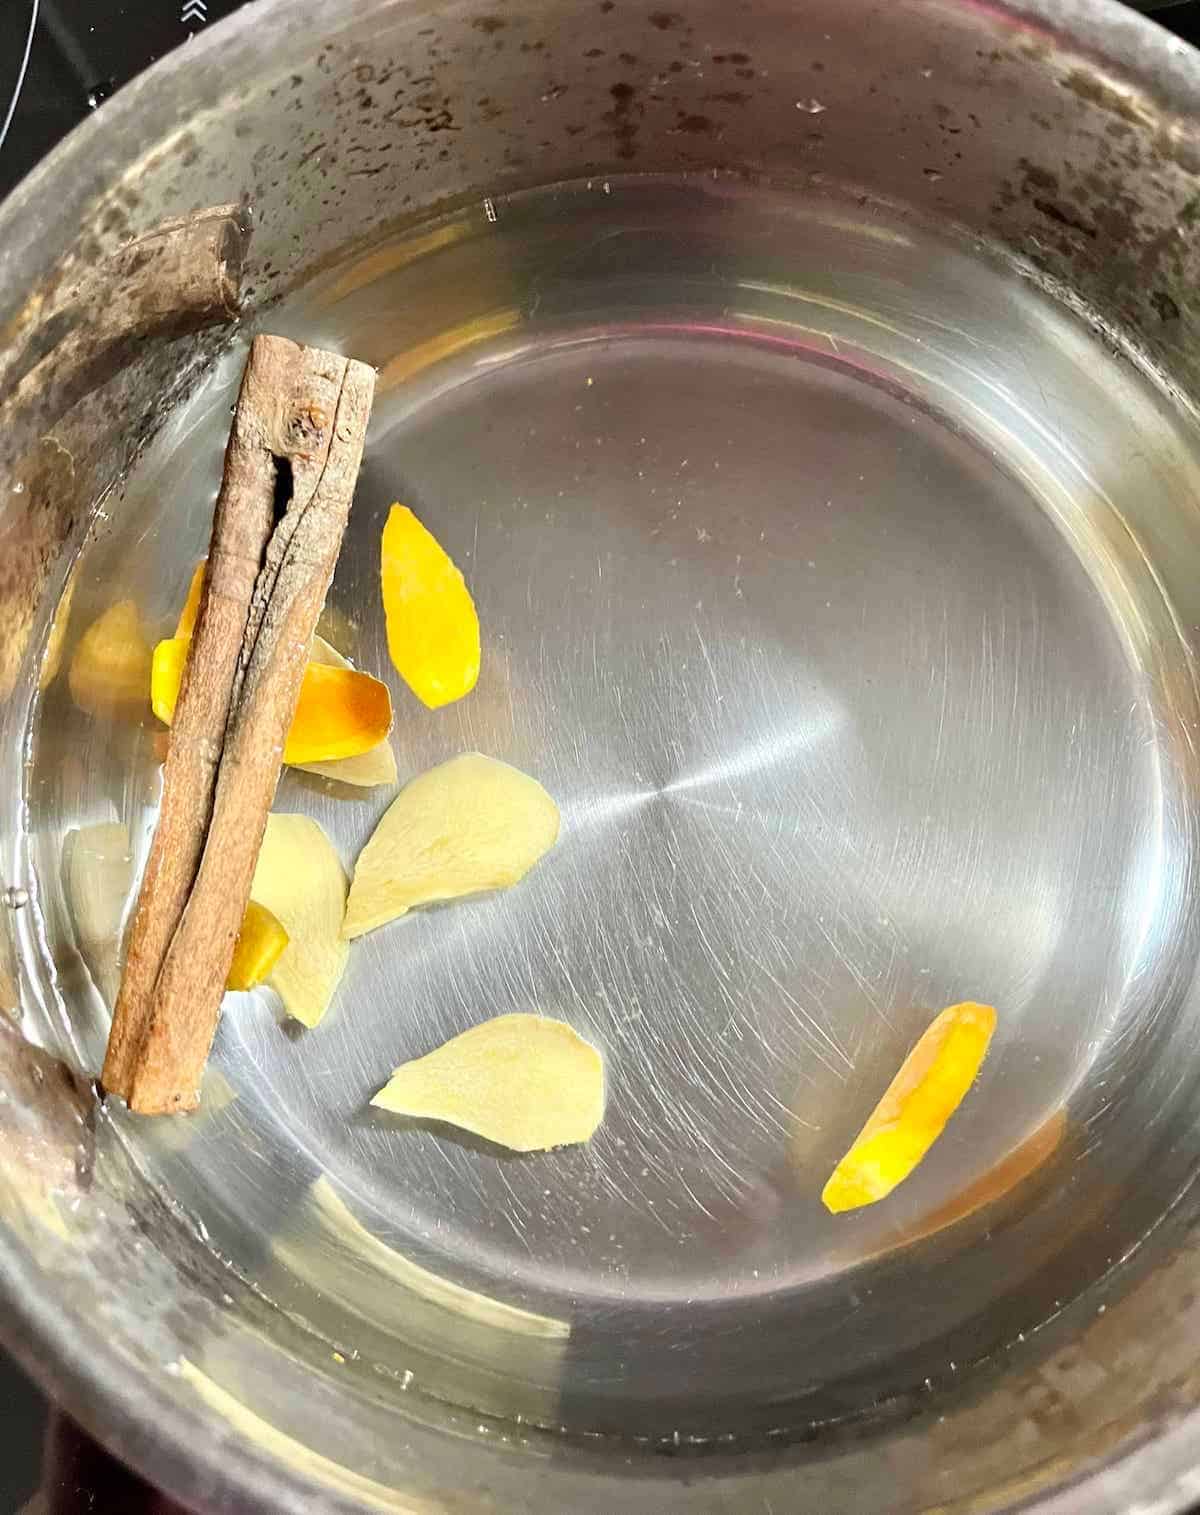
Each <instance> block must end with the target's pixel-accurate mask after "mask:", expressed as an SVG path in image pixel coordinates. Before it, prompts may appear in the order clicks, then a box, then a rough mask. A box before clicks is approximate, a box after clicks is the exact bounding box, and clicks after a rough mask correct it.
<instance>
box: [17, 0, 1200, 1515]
mask: <svg viewBox="0 0 1200 1515" xmlns="http://www.w3.org/2000/svg"><path fill="white" fill-rule="evenodd" d="M420 3H421V0H339V9H338V14H337V17H336V19H335V20H334V21H333V23H332V29H331V32H329V33H327V34H325V37H324V38H323V39H322V40H327V39H328V37H329V36H336V35H337V34H338V33H339V32H341V31H342V30H344V29H347V28H349V27H350V26H352V25H353V24H354V23H355V21H356V20H358V19H361V18H362V17H364V16H367V15H371V14H376V13H378V12H380V11H384V10H393V9H399V8H405V9H408V8H412V7H416V6H418V5H419V4H420ZM918 3H919V0H918ZM941 3H943V4H945V5H948V6H953V7H960V6H961V7H964V8H968V9H974V8H976V6H977V4H979V3H980V0H941ZM987 8H988V9H989V10H990V11H991V12H993V13H994V14H995V15H996V16H998V17H999V18H1001V19H1002V20H1006V21H1009V22H1010V23H1011V24H1013V25H1015V26H1018V27H1034V28H1037V29H1038V30H1039V31H1040V32H1042V33H1043V34H1047V33H1048V34H1050V35H1052V36H1053V37H1054V38H1055V39H1056V40H1057V41H1059V42H1061V43H1063V44H1065V45H1068V46H1070V47H1071V48H1072V49H1075V50H1078V51H1080V52H1082V53H1085V54H1087V55H1089V56H1090V57H1091V58H1092V59H1093V60H1094V61H1095V63H1096V64H1097V65H1099V66H1100V67H1102V68H1103V69H1105V70H1106V71H1107V72H1108V73H1110V74H1111V75H1112V77H1114V78H1115V79H1120V80H1123V81H1126V82H1128V83H1129V84H1130V85H1132V86H1133V87H1135V88H1137V89H1139V90H1141V91H1142V92H1143V93H1144V94H1145V96H1146V97H1147V98H1148V99H1149V100H1151V101H1153V103H1154V105H1155V107H1156V108H1157V109H1158V110H1159V111H1160V112H1162V113H1165V114H1168V115H1173V116H1178V117H1184V116H1193V117H1200V51H1197V50H1196V49H1195V48H1193V47H1191V46H1190V45H1189V44H1187V43H1184V42H1181V41H1179V40H1178V39H1176V38H1174V37H1172V36H1171V35H1170V34H1169V33H1168V32H1166V31H1165V30H1164V29H1163V28H1162V27H1161V26H1160V25H1159V24H1158V23H1157V22H1155V21H1154V20H1153V19H1152V17H1149V16H1146V15H1143V14H1140V13H1138V12H1135V11H1133V10H1129V9H1127V8H1126V7H1124V6H1123V5H1120V4H1118V3H1117V0H1024V3H1015V4H1009V3H1006V0H989V4H988V6H987ZM235 38H237V39H238V40H237V49H238V50H237V75H236V80H232V79H231V78H230V77H229V74H228V73H226V76H225V78H224V80H223V81H222V83H223V87H224V88H226V89H228V88H232V87H236V85H237V84H241V83H244V82H246V81H250V80H252V79H254V78H255V76H256V75H260V74H261V73H263V72H264V71H266V70H268V69H269V71H270V73H271V74H272V75H274V74H278V73H282V72H284V71H286V70H288V69H289V68H290V67H292V66H293V65H296V66H302V65H303V63H304V61H305V60H308V59H310V58H311V56H312V53H313V47H314V44H313V40H312V36H311V33H310V32H308V31H307V29H306V28H305V26H304V25H303V23H302V22H301V21H299V20H298V19H297V7H296V6H295V4H294V0H254V3H251V4H247V5H245V6H243V7H242V8H241V9H240V10H238V11H235V12H234V13H232V14H231V15H229V16H228V17H226V18H225V19H224V20H222V21H220V22H219V23H217V24H216V25H214V26H211V27H209V28H206V29H205V31H204V32H203V33H201V34H200V35H198V36H196V37H193V38H192V39H191V40H190V41H189V42H188V43H187V45H186V46H183V47H179V48H176V49H175V50H174V51H173V52H171V53H169V54H168V55H166V56H165V57H164V58H162V59H161V60H159V61H158V62H157V63H155V64H154V65H153V66H152V67H151V68H150V69H148V70H147V71H146V72H144V73H142V74H140V75H138V76H137V77H136V78H135V79H133V80H132V81H130V82H129V83H128V84H127V85H125V86H124V87H123V88H121V89H120V90H118V91H117V92H116V94H114V96H113V97H112V98H111V99H110V100H108V101H106V102H105V103H104V105H103V106H102V107H101V108H100V109H99V110H97V111H96V112H95V113H94V114H93V115H92V116H90V117H89V118H88V119H86V120H85V121H83V122H81V123H80V124H79V125H78V126H76V127H75V128H74V130H72V131H71V132H70V133H69V134H68V135H67V136H66V137H65V138H64V139H63V140H62V141H61V142H60V143H59V144H58V145H57V146H56V147H55V148H54V149H53V150H52V151H51V152H50V153H49V154H48V155H47V156H46V157H45V158H44V159H42V161H41V162H40V163H39V164H38V165H37V166H36V167H35V168H34V169H33V170H32V171H31V172H30V173H29V174H28V175H27V176H26V177H25V178H24V179H23V180H22V181H21V182H20V184H18V186H17V187H16V188H15V189H14V190H13V191H12V193H11V194H10V195H9V196H8V197H7V199H6V200H5V201H4V202H3V203H2V204H0V291H3V292H6V293H8V295H9V305H10V307H11V309H10V310H9V313H10V314H11V310H13V309H19V307H20V302H21V300H22V299H23V297H24V288H25V286H26V281H25V280H24V279H22V281H21V285H19V286H18V285H17V283H16V279H15V270H16V269H17V268H18V267H19V268H22V269H35V270H37V273H38V276H44V275H45V274H46V273H47V272H48V271H49V269H50V266H51V258H52V255H53V250H54V249H58V248H61V247H68V246H70V245H72V243H73V242H74V240H75V238H76V236H77V235H78V233H79V229H80V228H81V227H84V226H86V225H87V224H88V218H89V214H90V213H91V211H92V210H94V208H95V206H96V205H97V204H98V203H99V201H100V200H101V198H102V196H103V193H104V191H105V189H106V188H107V187H108V186H109V185H110V184H111V182H112V178H113V175H114V174H115V173H119V172H124V171H126V170H127V169H128V168H129V166H130V165H131V164H133V163H135V162H136V161H137V159H138V157H139V156H140V154H141V153H142V152H143V151H144V147H145V143H146V142H147V140H152V141H160V140H161V139H162V138H163V137H165V136H168V135H169V134H170V133H171V132H172V131H174V130H177V129H178V128H180V127H181V126H183V125H184V124H185V123H186V122H187V121H188V120H189V119H190V118H191V111H190V110H187V109H185V106H184V104H183V102H184V101H186V100H187V99H188V98H189V92H188V88H187V86H186V84H185V81H186V80H187V78H188V76H189V74H192V73H193V72H194V71H195V70H196V68H197V65H198V64H203V63H204V62H205V61H209V60H214V59H216V58H217V57H218V56H219V55H221V54H223V53H225V52H226V50H227V49H229V48H230V44H231V43H233V41H234V39H235ZM0 1297H2V1298H3V1300H4V1301H5V1304H6V1307H7V1308H6V1309H5V1310H4V1311H3V1312H0V1341H2V1342H3V1345H4V1346H5V1348H6V1349H7V1350H9V1351H10V1352H11V1353H12V1355H13V1356H14V1357H15V1358H16V1359H17V1361H18V1362H19V1363H20V1364H21V1365H22V1367H23V1368H24V1370H25V1371H26V1372H27V1373H28V1374H29V1376H30V1377H31V1378H32V1379H33V1380H34V1381H35V1382H36V1383H37V1384H38V1385H39V1387H40V1388H41V1389H42V1390H43V1391H44V1392H45V1393H46V1394H47V1395H48V1396H49V1397H50V1398H51V1399H52V1400H53V1401H54V1403H55V1404H56V1405H57V1406H58V1407H59V1408H60V1409H62V1410H63V1411H65V1412H66V1413H67V1414H69V1415H70V1416H71V1417H72V1418H73V1419H74V1420H75V1421H76V1422H77V1423H78V1424H79V1425H80V1426H81V1427H82V1428H83V1429H84V1430H85V1431H87V1432H88V1433H89V1434H90V1435H92V1436H93V1437H95V1438H96V1440H98V1441H99V1442H100V1443H101V1444H102V1445H104V1446H105V1447H107V1448H108V1449H110V1450H112V1451H113V1452H114V1453H115V1454H116V1455H117V1456H119V1457H120V1458H121V1460H122V1461H124V1462H126V1463H127V1464H129V1465H130V1466H131V1467H132V1468H133V1469H134V1470H136V1471H137V1472H138V1473H139V1474H141V1475H142V1476H143V1477H145V1478H146V1479H147V1480H148V1481H150V1482H151V1483H152V1484H153V1486H154V1487H155V1488H156V1489H159V1490H161V1491H162V1492H164V1493H167V1494H169V1495H170V1496H172V1497H173V1498H177V1499H179V1500H180V1501H182V1502H183V1503H185V1504H195V1505H196V1506H197V1507H198V1508H203V1509H206V1510H208V1509H212V1510H216V1509H233V1508H236V1509H237V1510H238V1511H240V1512H248V1515H255V1512H261V1515H277V1512H278V1511H280V1510H302V1509H306V1508H313V1509H315V1508H320V1509H322V1510H331V1511H343V1510H344V1511H346V1512H350V1515H352V1512H354V1511H356V1510H358V1509H360V1508H361V1507H360V1505H359V1504H358V1503H357V1502H350V1501H346V1500H344V1499H342V1498H341V1497H340V1496H339V1495H338V1494H337V1493H336V1492H335V1491H333V1490H332V1489H331V1488H330V1487H329V1486H328V1485H325V1484H321V1483H318V1482H317V1481H316V1480H313V1479H309V1478H306V1477H303V1476H301V1475H299V1474H297V1473H295V1472H292V1471H289V1470H288V1468H287V1467H286V1465H285V1464H284V1463H283V1462H282V1461H281V1460H279V1459H277V1458H275V1457H272V1456H270V1455H269V1454H268V1453H266V1452H265V1451H263V1450H261V1449H260V1448H258V1447H256V1446H254V1444H253V1443H252V1442H251V1441H250V1440H249V1439H248V1438H246V1437H245V1436H244V1435H242V1434H240V1433H239V1432H237V1431H235V1430H234V1429H232V1428H231V1426H230V1425H229V1423H228V1422H227V1421H225V1420H223V1419H222V1417H221V1416H220V1415H219V1414H218V1413H217V1412H216V1411H215V1410H214V1409H212V1408H210V1407H209V1406H207V1405H204V1404H200V1403H198V1402H196V1401H194V1400H186V1401H185V1400H184V1399H183V1398H181V1397H180V1396H179V1395H178V1394H176V1395H172V1394H170V1393H168V1392H164V1388H165V1385H164V1383H163V1381H162V1380H159V1379H155V1378H154V1377H152V1376H151V1375H149V1374H147V1373H146V1372H144V1371H142V1369H141V1368H140V1367H139V1365H138V1363H137V1362H136V1361H135V1360H134V1359H133V1358H132V1357H131V1356H130V1355H129V1354H127V1353H124V1352H114V1351H113V1350H112V1346H111V1343H109V1342H108V1341H106V1340H105V1339H104V1337H103V1336H102V1334H101V1332H100V1331H99V1330H98V1329H97V1327H96V1325H95V1323H94V1321H93V1319H92V1318H91V1317H90V1316H89V1315H88V1314H87V1313H86V1312H85V1311H84V1310H82V1309H81V1308H79V1307H72V1306H71V1305H65V1304H64V1303H63V1302H62V1300H61V1299H60V1298H59V1297H58V1296H57V1294H56V1293H55V1292H54V1290H53V1289H52V1288H50V1287H48V1286H47V1284H46V1282H45V1278H44V1275H42V1274H41V1273H40V1271H39V1270H38V1269H37V1267H36V1265H35V1262H34V1259H33V1258H32V1256H31V1254H30V1253H29V1252H28V1251H27V1250H26V1249H25V1248H24V1247H23V1246H22V1245H21V1243H20V1242H19V1241H18V1239H17V1238H16V1237H15V1236H14V1235H11V1234H9V1233H7V1232H6V1231H5V1230H4V1229H3V1228H0ZM1118 1308H1119V1306H1118ZM1166 1420H1167V1416H1166V1413H1165V1412H1164V1415H1163V1420H1162V1422H1161V1423H1160V1424H1159V1425H1155V1424H1153V1423H1151V1424H1149V1425H1147V1426H1144V1427H1143V1428H1142V1429H1141V1432H1140V1440H1139V1441H1138V1442H1137V1444H1136V1445H1133V1446H1130V1445H1129V1440H1130V1438H1126V1439H1125V1440H1124V1441H1121V1442H1118V1443H1117V1444H1116V1446H1115V1447H1114V1449H1113V1450H1112V1452H1111V1454H1110V1455H1109V1456H1108V1457H1106V1458H1105V1459H1104V1460H1102V1461H1097V1462H1096V1463H1095V1464H1094V1465H1093V1466H1091V1467H1088V1468H1086V1469H1084V1470H1083V1471H1081V1472H1079V1473H1078V1474H1077V1475H1076V1476H1075V1477H1074V1478H1073V1479H1072V1480H1071V1481H1070V1482H1069V1483H1067V1484H1065V1485H1060V1486H1059V1487H1058V1488H1056V1489H1052V1490H1049V1491H1047V1492H1045V1493H1042V1494H1033V1495H1031V1496H1029V1497H1028V1499H1027V1501H1022V1502H1020V1503H1019V1504H1018V1505H1017V1506H1014V1508H1026V1509H1036V1510H1038V1511H1040V1512H1042V1515H1085V1512H1087V1515H1099V1512H1103V1511H1113V1512H1116V1511H1119V1510H1122V1509H1128V1508H1131V1507H1132V1506H1131V1505H1130V1501H1131V1500H1136V1501H1153V1502H1152V1503H1150V1502H1146V1503H1144V1504H1139V1508H1144V1509H1145V1510H1146V1511H1147V1512H1149V1511H1151V1510H1153V1511H1154V1512H1155V1515H1171V1512H1178V1511H1182V1510H1184V1509H1186V1508H1187V1507H1188V1506H1189V1505H1190V1504H1191V1503H1192V1502H1193V1501H1194V1500H1196V1499H1197V1498H1200V1409H1198V1410H1192V1411H1189V1412H1187V1413H1186V1414H1184V1415H1183V1416H1181V1417H1180V1418H1178V1419H1177V1420H1176V1421H1175V1423H1174V1424H1170V1425H1169V1426H1167V1425H1166ZM198 1431H199V1434H198ZM231 1464H232V1465H234V1466H235V1467H236V1469H237V1473H236V1477H235V1478H234V1479H232V1480H230V1479H229V1478H228V1476H226V1475H225V1473H224V1470H226V1469H228V1467H229V1466H230V1465H231ZM218 1469H219V1470H221V1473H220V1474H218V1473H217V1470H218ZM230 1486H233V1487H235V1488H236V1506H235V1505H234V1504H233V1503H232V1502H231V1501H230V1500H229V1498H228V1496H227V1495H225V1494H223V1493H222V1490H223V1489H228V1488H229V1487H230ZM397 1496H398V1498H400V1497H402V1494H401V1491H399V1490H398V1491H397Z"/></svg>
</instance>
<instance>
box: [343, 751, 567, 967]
mask: <svg viewBox="0 0 1200 1515" xmlns="http://www.w3.org/2000/svg"><path fill="white" fill-rule="evenodd" d="M557 840H558V806H557V805H556V804H555V803H554V801H553V800H552V799H551V798H550V796H549V795H548V794H547V793H546V791H545V790H544V789H543V788H542V786H541V785H540V784H539V783H538V782H537V780H536V779H531V778H530V777H529V775H528V774H525V773H522V772H521V771H520V770H519V769H517V768H511V767H510V766H509V765H508V764H507V763H501V762H498V761H497V760H496V759H495V758H489V757H484V756H483V755H482V754H481V753H478V752H468V753H464V754H463V756H462V757H456V758H451V760H450V761H449V762H448V763H441V764H439V765H438V767H436V768H430V769H429V770H428V772H426V773H422V774H421V775H420V776H419V777H418V778H415V779H413V781H412V782H411V783H410V784H408V785H406V786H405V788H403V789H402V790H401V791H400V793H399V794H398V795H397V797H396V798H395V799H394V800H393V801H392V803H391V805H390V806H389V808H388V809H387V810H386V811H385V812H384V815H383V819H382V820H381V821H380V822H379V825H378V826H376V828H375V831H374V834H373V835H372V837H371V840H370V841H369V842H368V843H367V845H366V846H365V847H364V848H363V850H362V852H361V853H360V854H359V858H358V863H357V864H356V865H355V869H354V882H353V884H352V885H351V886H350V900H349V903H348V904H347V906H346V919H345V923H344V924H343V926H342V933H343V935H344V936H347V937H355V936H362V934H363V933H364V932H365V931H373V930H374V929H375V927H376V926H382V925H384V924H385V923H386V922H387V921H391V920H395V919H396V917H397V916H400V915H404V914H405V913H406V912H407V911H409V910H411V909H412V908H413V907H414V906H416V905H429V904H433V903H434V902H435V901H437V900H453V899H460V898H461V897H462V896H463V895H467V894H479V893H481V892H483V891H484V890H489V889H506V888H508V887H509V885H511V884H515V883H517V882H518V881H519V880H520V879H522V878H524V877H525V875H526V874H527V873H528V872H529V870H530V869H531V868H532V867H533V865H534V863H536V862H537V860H538V859H539V858H540V857H541V856H542V855H543V854H544V853H546V852H548V851H549V850H550V848H551V847H553V845H554V843H555V842H556V841H557Z"/></svg>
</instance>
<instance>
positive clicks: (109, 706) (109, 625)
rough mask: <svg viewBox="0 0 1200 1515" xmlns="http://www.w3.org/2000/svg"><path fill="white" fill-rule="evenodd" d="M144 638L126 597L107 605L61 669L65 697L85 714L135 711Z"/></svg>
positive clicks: (143, 671)
mask: <svg viewBox="0 0 1200 1515" xmlns="http://www.w3.org/2000/svg"><path fill="white" fill-rule="evenodd" d="M149 681H150V643H149V642H148V641H147V640H146V635H145V633H144V632H143V630H142V618H141V615H140V614H139V612H138V608H137V606H136V605H135V604H134V602H133V601H132V600H119V601H118V602H117V603H116V604H115V605H111V606H109V608H108V609H107V610H106V611H105V612H104V614H103V615H101V616H99V617H98V618H97V619H96V620H95V621H93V622H92V624H91V625H90V626H89V627H88V629H87V630H86V631H85V632H84V633H83V635H82V636H81V637H80V639H79V645H78V646H77V647H76V648H75V652H74V655H73V656H72V658H71V666H70V668H69V670H68V672H67V686H68V688H69V689H70V691H71V698H72V699H73V700H74V701H75V703H76V704H77V705H78V706H79V708H80V709H81V710H86V711H87V713H88V714H89V715H124V716H138V715H140V714H141V713H142V711H143V710H145V708H146V688H147V685H148V684H149Z"/></svg>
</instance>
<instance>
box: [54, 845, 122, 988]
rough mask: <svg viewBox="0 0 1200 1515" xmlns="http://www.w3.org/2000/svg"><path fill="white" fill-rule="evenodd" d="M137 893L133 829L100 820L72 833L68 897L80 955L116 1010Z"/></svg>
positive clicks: (67, 852) (66, 862)
mask: <svg viewBox="0 0 1200 1515" xmlns="http://www.w3.org/2000/svg"><path fill="white" fill-rule="evenodd" d="M132 891H133V849H132V847H131V845H130V840H129V828H128V827H127V826H124V825H122V824H121V822H119V821H100V822H97V823H96V824H95V825H91V826H81V827H80V828H79V829H78V830H77V831H68V832H67V835H66V839H65V841H64V842H63V893H64V894H65V896H66V900H67V908H68V910H69V911H70V913H71V922H72V924H73V926H74V928H75V940H76V944H77V946H78V947H79V955H80V957H82V958H83V960H84V962H85V963H86V964H87V968H88V971H89V973H91V975H92V979H93V981H94V982H95V985H96V988H97V989H98V990H99V991H100V995H101V998H102V999H103V1000H104V1003H105V1004H106V1005H108V1006H109V1008H110V1009H111V1008H112V1006H113V1005H114V1004H115V1003H116V998H117V990H118V989H119V987H120V984H121V922H122V920H123V919H124V915H125V909H126V906H127V905H128V904H129V897H130V894H131V893H132Z"/></svg>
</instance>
